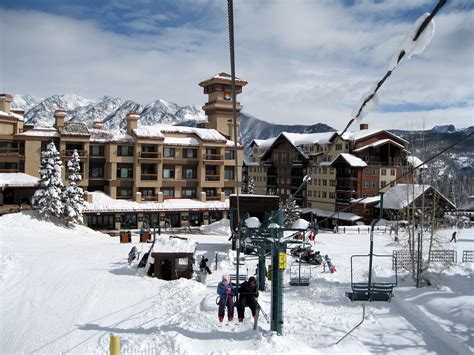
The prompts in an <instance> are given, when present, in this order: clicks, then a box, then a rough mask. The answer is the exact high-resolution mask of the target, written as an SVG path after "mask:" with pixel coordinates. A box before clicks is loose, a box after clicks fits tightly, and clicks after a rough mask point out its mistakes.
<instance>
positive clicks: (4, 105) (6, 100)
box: [0, 94, 13, 113]
mask: <svg viewBox="0 0 474 355" xmlns="http://www.w3.org/2000/svg"><path fill="white" fill-rule="evenodd" d="M12 101H13V96H12V95H10V94H0V111H3V112H6V113H10V106H11V103H12Z"/></svg>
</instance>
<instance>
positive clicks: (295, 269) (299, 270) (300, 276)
mask: <svg viewBox="0 0 474 355" xmlns="http://www.w3.org/2000/svg"><path fill="white" fill-rule="evenodd" d="M310 278H311V267H310V266H309V265H302V263H301V260H299V261H298V262H293V263H291V265H290V286H309V280H310Z"/></svg>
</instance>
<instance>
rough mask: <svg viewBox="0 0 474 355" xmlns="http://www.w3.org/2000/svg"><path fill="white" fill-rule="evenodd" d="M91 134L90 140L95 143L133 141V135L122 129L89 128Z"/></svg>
mask: <svg viewBox="0 0 474 355" xmlns="http://www.w3.org/2000/svg"><path fill="white" fill-rule="evenodd" d="M89 132H90V134H91V137H90V141H91V142H97V143H107V142H127V143H129V142H133V137H132V136H130V135H129V134H127V133H126V132H124V131H118V130H111V131H106V130H103V129H95V128H89Z"/></svg>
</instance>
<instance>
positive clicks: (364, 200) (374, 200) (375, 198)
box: [350, 195, 380, 205]
mask: <svg viewBox="0 0 474 355" xmlns="http://www.w3.org/2000/svg"><path fill="white" fill-rule="evenodd" d="M379 201H380V196H379V195H378V196H371V197H365V198H353V199H351V201H350V203H360V204H362V205H371V204H372V203H377V202H379Z"/></svg>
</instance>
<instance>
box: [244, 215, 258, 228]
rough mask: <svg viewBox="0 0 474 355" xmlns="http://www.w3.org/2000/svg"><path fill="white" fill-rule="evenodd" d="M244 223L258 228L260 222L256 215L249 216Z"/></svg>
mask: <svg viewBox="0 0 474 355" xmlns="http://www.w3.org/2000/svg"><path fill="white" fill-rule="evenodd" d="M245 225H246V226H247V227H249V228H259V227H260V225H261V223H260V220H259V219H258V218H257V217H249V218H247V219H246V220H245Z"/></svg>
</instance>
